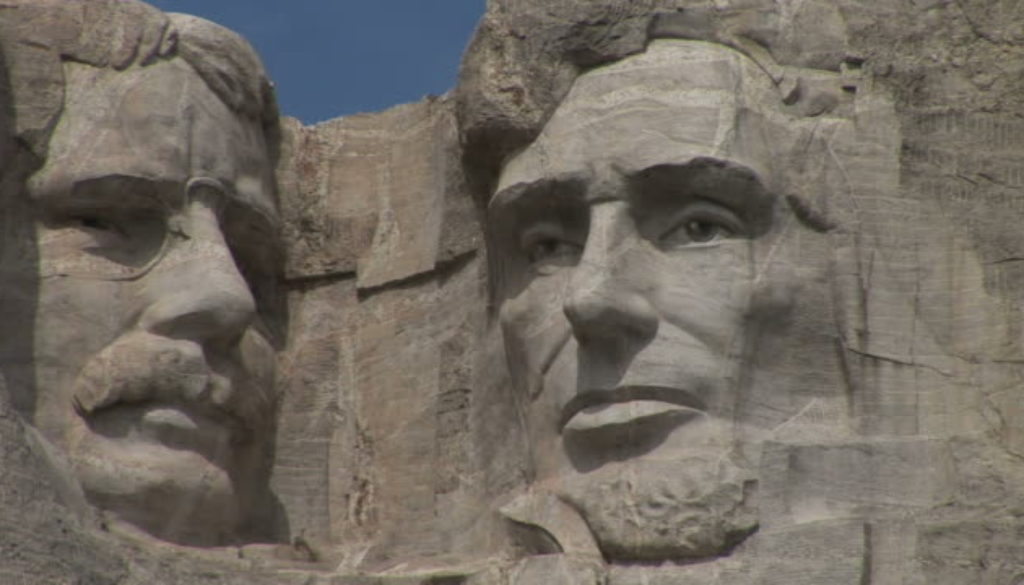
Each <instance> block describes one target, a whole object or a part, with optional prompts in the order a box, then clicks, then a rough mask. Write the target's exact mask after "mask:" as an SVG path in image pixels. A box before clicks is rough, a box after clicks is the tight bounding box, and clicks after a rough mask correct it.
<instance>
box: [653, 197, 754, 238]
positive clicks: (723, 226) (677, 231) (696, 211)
mask: <svg viewBox="0 0 1024 585" xmlns="http://www.w3.org/2000/svg"><path fill="white" fill-rule="evenodd" d="M668 225H669V227H668V229H665V230H664V231H662V232H661V233H660V234H658V236H657V239H656V242H657V245H658V247H660V248H662V249H674V248H680V247H683V246H691V245H696V244H711V243H714V242H717V241H719V240H726V239H731V238H738V237H746V236H747V231H748V230H747V229H746V226H745V225H744V222H743V220H742V219H740V218H739V217H738V216H737V215H736V214H735V213H733V212H732V211H731V210H730V209H729V208H727V207H725V206H722V205H719V204H717V203H712V202H710V201H694V202H692V203H690V204H688V205H686V206H685V207H683V208H682V209H681V210H679V212H678V213H676V214H675V215H674V217H672V218H671V220H670V221H669V222H668Z"/></svg>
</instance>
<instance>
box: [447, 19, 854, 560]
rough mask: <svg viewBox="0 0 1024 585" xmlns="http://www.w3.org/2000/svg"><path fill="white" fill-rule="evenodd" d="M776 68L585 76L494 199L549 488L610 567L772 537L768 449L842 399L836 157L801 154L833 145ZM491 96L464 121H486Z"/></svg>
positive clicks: (505, 279) (500, 284) (649, 65)
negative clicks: (783, 431)
mask: <svg viewBox="0 0 1024 585" xmlns="http://www.w3.org/2000/svg"><path fill="white" fill-rule="evenodd" d="M470 65H471V66H472V63H471V64H470ZM773 68H774V69H775V70H781V68H780V67H779V66H778V65H777V64H775V63H774V62H773V61H770V59H762V60H758V59H756V58H754V57H752V56H751V53H749V52H746V51H743V50H739V49H737V48H736V47H735V46H727V45H726V44H723V43H719V42H708V41H705V40H692V39H687V40H683V39H676V38H660V39H658V38H656V39H653V40H651V41H650V42H648V43H646V44H645V46H643V47H642V49H641V51H640V52H634V54H631V55H629V56H626V57H624V58H621V59H619V60H615V61H613V62H610V63H604V64H602V65H600V66H596V67H591V68H585V69H584V70H583V71H582V72H581V74H580V75H578V76H577V77H575V80H574V81H573V82H572V84H571V86H570V87H569V88H568V89H567V91H566V92H565V93H564V94H563V95H564V97H562V98H561V99H560V100H558V101H557V107H555V108H554V109H553V110H552V111H550V112H548V113H546V114H545V115H544V116H541V117H538V119H542V120H544V122H543V124H542V126H541V127H539V129H538V131H537V133H536V134H535V135H534V137H533V138H532V140H531V141H530V142H529V143H528V144H526V145H524V146H522V147H520V148H518V149H510V151H511V152H510V154H509V155H508V156H506V157H505V158H504V159H503V160H502V162H501V165H500V168H499V170H498V173H497V177H496V180H494V181H493V182H492V185H493V188H492V189H491V193H492V195H491V196H490V197H489V201H488V203H487V208H488V226H489V231H490V234H489V237H490V255H491V257H492V268H493V271H494V274H493V279H494V283H493V284H494V293H495V297H496V304H497V307H498V318H499V321H500V325H501V329H502V332H503V334H504V340H505V351H506V354H507V357H508V363H509V366H510V369H511V374H512V378H513V383H514V385H515V387H516V390H517V391H518V394H519V396H521V397H523V398H524V400H523V404H524V405H525V406H524V409H525V413H526V415H525V420H526V425H527V427H528V435H529V439H530V453H531V459H532V464H533V466H534V473H535V482H534V489H535V490H536V489H542V490H547V491H550V492H553V493H555V494H557V497H558V498H559V500H561V501H564V502H567V503H568V504H569V505H570V506H571V507H572V508H574V509H575V510H576V512H578V513H579V515H580V516H582V518H583V519H584V520H585V525H586V526H587V527H588V528H589V530H590V531H591V532H592V533H593V537H594V539H595V541H596V545H597V546H598V547H599V548H600V550H601V553H602V554H603V555H604V556H605V557H606V558H607V559H609V560H613V561H627V562H633V561H662V560H678V561H693V560H698V559H706V558H712V557H716V556H720V555H723V554H726V553H727V552H728V551H729V550H731V549H732V548H733V547H734V546H736V545H737V544H738V543H740V542H742V541H743V540H744V539H745V538H746V537H747V536H749V535H750V534H752V533H753V532H754V531H755V530H756V529H757V527H758V523H759V516H758V509H757V487H758V467H759V459H760V449H761V445H762V444H763V441H764V439H765V437H767V436H769V435H770V433H771V432H773V431H774V430H775V429H777V428H779V427H781V426H783V425H784V424H785V423H786V421H788V420H791V419H793V418H796V417H798V416H799V414H800V412H801V411H802V409H805V408H807V407H808V406H809V405H811V404H814V403H815V401H824V402H825V403H829V404H832V403H836V402H837V401H841V399H842V397H841V396H839V395H838V391H837V390H836V389H837V388H839V387H840V385H839V384H837V383H836V382H837V379H838V376H839V371H840V368H839V367H838V364H837V362H836V358H835V350H834V347H833V343H832V341H831V339H832V337H830V335H831V329H830V328H829V327H828V323H829V321H830V319H831V314H832V310H833V309H832V305H831V299H830V296H829V288H828V285H827V282H828V271H829V257H830V256H829V255H830V252H829V246H830V244H829V240H828V235H827V232H828V231H829V230H830V229H831V226H830V225H829V223H828V221H826V220H824V219H823V217H821V216H819V215H818V214H816V213H814V212H812V211H811V209H812V208H813V204H814V203H816V201H815V198H816V197H817V196H818V195H819V194H820V192H821V191H822V190H824V189H826V188H827V187H826V186H825V185H824V184H806V183H802V182H801V179H802V178H805V177H807V176H809V174H813V173H808V172H807V171H808V167H812V166H814V163H812V162H811V160H812V159H813V160H818V159H819V156H818V154H815V155H814V156H808V157H803V156H802V155H801V154H800V153H801V151H802V150H805V149H808V148H809V149H812V150H814V149H818V148H819V147H820V144H821V143H820V141H818V139H817V138H815V130H814V124H815V123H816V122H815V121H814V120H813V119H812V118H810V117H808V109H807V107H808V106H807V104H806V103H803V102H800V103H798V102H799V100H796V99H793V95H792V94H787V93H786V91H784V89H785V88H784V85H785V84H781V83H780V81H781V80H780V79H776V78H774V77H773V75H772V73H773ZM468 69H470V67H467V66H465V65H464V79H466V78H467V76H466V74H465V71H466V70H468ZM479 71H485V68H484V67H481V68H480V70H478V73H477V75H479V76H480V77H484V78H486V77H487V75H488V73H486V72H485V73H479ZM513 77H514V76H513ZM523 77H524V78H528V76H527V75H524V76H523ZM469 79H471V80H472V79H473V78H472V77H469ZM506 81H507V80H506ZM480 85H481V86H483V85H484V84H480ZM498 86H499V85H495V87H498ZM837 89H838V86H837ZM475 90H476V88H474V87H470V88H468V89H466V90H464V91H465V93H464V96H466V95H468V96H469V97H468V98H466V101H465V102H464V105H463V107H464V112H466V111H469V115H468V116H466V117H465V118H464V122H465V121H466V118H472V117H473V116H474V115H475V114H476V112H475V111H474V110H473V108H474V107H479V108H483V106H480V105H479V104H480V103H481V102H482V101H483V100H480V101H477V102H474V99H475V96H474V95H473V92H474V91H475ZM484 91H486V90H484ZM794 91H795V90H794ZM540 93H541V92H537V94H540ZM528 99H529V98H527V100H528ZM842 107H844V106H843V105H842V104H839V103H838V102H837V103H830V104H828V106H827V107H826V108H824V109H822V110H820V111H818V112H817V113H818V114H821V113H827V111H828V110H829V109H836V108H842ZM523 109H526V107H525V106H524V108H523ZM479 119H484V116H482V115H481V116H479ZM492 119H494V120H498V119H500V117H499V116H494V117H493V118H492ZM502 122H503V123H504V124H505V130H506V131H507V129H508V128H509V127H511V126H512V125H513V124H511V123H509V121H508V119H506V120H502ZM818 122H820V120H818ZM474 123H475V122H474V120H472V119H469V120H468V123H466V124H465V125H464V130H465V128H466V127H468V128H469V140H468V142H470V143H472V139H473V135H472V132H473V131H474V130H479V127H474V126H473V124H474ZM824 124H825V125H826V126H827V125H828V124H829V123H828V122H825V123H824ZM479 126H480V127H484V128H483V130H480V132H481V134H483V133H486V131H487V128H486V122H484V123H480V124H479ZM500 132H501V129H500V128H499V129H498V132H497V134H499V135H500ZM472 157H473V155H472V154H470V156H469V158H470V159H471V160H472ZM471 171H472V169H471ZM517 520H520V521H522V519H521V518H517ZM539 524H541V525H542V528H545V529H548V532H549V533H552V534H557V532H558V530H559V529H558V528H555V529H549V528H548V527H546V526H543V521H541V522H539Z"/></svg>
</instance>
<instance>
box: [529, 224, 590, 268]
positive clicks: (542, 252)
mask: <svg viewBox="0 0 1024 585" xmlns="http://www.w3.org/2000/svg"><path fill="white" fill-rule="evenodd" d="M520 250H521V251H522V253H523V255H524V257H525V258H526V260H527V261H528V262H529V263H530V266H531V267H532V268H533V269H534V270H537V271H538V272H540V273H541V274H549V273H550V272H552V271H554V270H556V269H558V268H561V267H565V266H575V265H576V263H577V262H578V261H579V258H580V255H581V254H582V252H583V246H582V245H581V244H580V243H578V242H576V241H575V240H573V239H572V238H571V237H570V236H569V235H567V234H566V233H565V231H564V230H563V229H562V227H561V226H559V225H558V224H555V223H546V222H545V223H540V224H537V225H534V226H532V227H530V228H528V229H527V230H526V231H525V232H523V234H522V236H521V238H520Z"/></svg>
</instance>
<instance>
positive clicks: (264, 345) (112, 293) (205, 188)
mask: <svg viewBox="0 0 1024 585" xmlns="http://www.w3.org/2000/svg"><path fill="white" fill-rule="evenodd" d="M64 67H65V78H66V83H67V85H66V99H65V105H64V111H63V113H62V116H61V118H60V121H59V123H58V124H57V126H56V128H55V129H54V132H53V136H52V139H51V140H50V143H49V156H48V159H47V161H46V164H45V166H44V167H43V168H41V169H40V170H39V171H38V172H37V173H35V174H34V175H33V176H32V177H30V179H29V182H28V195H29V198H30V200H31V221H32V222H33V223H34V232H35V246H36V249H37V253H38V259H37V261H36V262H34V263H33V265H32V266H23V267H21V269H20V272H17V271H16V273H15V277H14V279H13V281H12V282H9V283H8V284H10V285H12V286H16V285H17V282H16V281H17V280H18V279H22V281H23V282H28V281H30V280H31V281H32V282H33V283H34V288H35V289H36V290H37V299H36V300H35V302H36V309H35V314H36V318H35V327H34V342H33V348H32V353H33V355H32V361H31V363H30V364H22V367H23V369H24V368H28V371H22V373H21V375H22V377H23V379H32V380H34V387H35V393H34V403H33V404H31V410H32V413H33V414H32V418H33V420H34V423H35V424H36V425H37V426H38V428H39V429H40V430H41V431H42V433H43V434H44V436H45V437H47V438H48V439H49V440H50V441H52V442H53V443H54V444H55V445H56V446H57V447H59V448H60V449H62V450H63V451H64V452H65V454H66V455H67V457H68V460H69V461H70V463H71V465H72V467H73V471H74V475H75V477H76V478H77V480H78V481H79V482H80V484H81V486H82V488H83V490H84V492H85V495H86V496H87V498H88V499H89V500H90V502H91V503H93V504H94V505H95V506H97V507H98V508H100V509H103V510H105V511H107V512H108V513H110V514H112V515H114V516H116V517H117V518H119V519H121V520H124V521H127V522H128V523H130V524H133V525H135V526H137V527H139V528H141V529H143V530H145V531H147V532H149V533H151V534H153V535H155V536H157V537H160V538H164V539H166V540H170V541H173V542H178V543H184V544H192V545H215V544H224V543H229V542H233V541H236V540H237V539H239V538H244V537H242V536H240V531H241V530H242V525H243V524H244V521H245V520H246V517H247V516H248V515H250V514H251V513H252V510H253V507H254V506H257V505H260V501H261V500H260V498H261V497H263V495H264V494H265V492H266V484H267V468H268V461H267V458H268V446H269V444H270V440H271V435H272V428H273V424H272V423H273V415H274V405H275V398H274V386H273V384H274V372H273V361H274V350H273V347H272V337H273V336H272V335H271V334H270V330H269V328H268V327H267V326H266V323H265V321H269V320H270V318H271V317H272V315H270V314H269V313H270V311H271V304H272V303H270V299H269V298H268V295H269V294H270V291H271V290H272V286H273V279H274V276H275V272H274V266H275V262H274V258H276V254H277V249H276V246H277V240H276V236H275V234H276V224H277V221H278V218H277V210H276V204H275V200H274V187H273V178H272V175H271V174H270V171H269V170H268V169H270V168H272V164H271V163H270V162H269V158H268V154H267V145H266V141H265V140H266V139H265V136H264V135H263V131H262V128H261V126H260V124H259V123H258V121H255V120H247V119H244V118H242V117H240V116H239V115H238V114H237V113H235V112H233V111H232V110H230V109H229V108H228V107H227V106H226V105H225V104H224V103H222V101H221V100H220V99H218V96H217V95H215V94H214V93H213V92H212V91H211V90H210V89H209V87H208V86H207V85H206V84H205V83H204V81H203V80H202V79H201V78H200V76H199V75H198V74H197V73H196V71H195V70H194V69H193V68H192V67H191V66H190V65H189V63H187V62H186V61H185V60H184V59H180V58H175V59H171V60H167V61H161V62H158V63H155V64H150V65H147V66H145V67H141V66H133V67H131V68H129V69H127V70H126V71H123V72H121V71H115V70H113V69H100V68H95V67H91V66H88V65H82V64H77V63H66V64H65V65H64ZM16 367H17V366H16V365H11V367H10V368H9V371H13V370H14V369H16ZM21 399H22V400H24V397H21Z"/></svg>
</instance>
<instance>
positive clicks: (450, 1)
mask: <svg viewBox="0 0 1024 585" xmlns="http://www.w3.org/2000/svg"><path fill="white" fill-rule="evenodd" d="M147 1H148V2H149V3H150V4H153V5H154V6H156V7H158V8H160V9H161V10H164V11H167V12H187V13H189V14H195V15H197V16H202V17H203V18H207V19H209V20H212V21H215V22H218V23H220V24H222V25H224V26H226V27H228V28H230V29H232V30H235V31H237V32H239V33H241V34H242V36H244V37H245V38H247V39H248V40H249V42H250V43H252V44H253V46H254V47H256V50H257V51H258V52H259V53H260V56H262V57H263V62H264V63H265V64H266V67H267V70H268V71H269V73H270V77H271V79H273V80H274V83H275V84H276V86H277V99H278V101H279V102H280V105H281V110H282V111H283V112H284V113H285V114H287V115H289V116H295V117H296V118H299V119H300V120H302V121H303V122H304V123H306V124H311V123H314V122H320V121H322V120H327V119H330V118H334V117H337V116H341V115H345V114H354V113H358V112H372V111H377V110H383V109H385V108H387V107H389V106H392V105H395V104H400V103H405V102H412V101H417V100H419V99H420V98H422V97H423V96H425V95H427V94H435V95H436V94H442V93H444V92H445V91H447V90H448V89H450V88H451V87H452V86H453V85H454V84H455V76H456V72H457V69H458V62H459V57H460V56H461V54H462V50H463V49H464V48H465V46H466V43H467V42H468V41H469V37H470V35H471V34H472V31H473V28H474V26H475V25H476V21H477V20H478V19H479V18H480V16H481V15H482V14H483V10H484V0H388V1H387V2H384V1H381V0H291V1H290V2H285V1H284V0H147Z"/></svg>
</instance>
